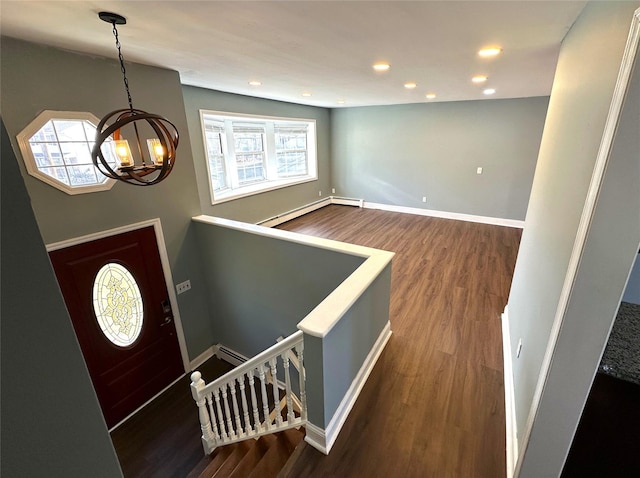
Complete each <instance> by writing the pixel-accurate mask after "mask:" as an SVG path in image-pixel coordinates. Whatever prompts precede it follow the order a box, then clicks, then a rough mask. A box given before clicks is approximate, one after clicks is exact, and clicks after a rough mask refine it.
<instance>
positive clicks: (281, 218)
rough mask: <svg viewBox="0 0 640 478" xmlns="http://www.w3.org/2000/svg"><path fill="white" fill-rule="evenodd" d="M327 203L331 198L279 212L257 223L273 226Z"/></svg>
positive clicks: (329, 202)
mask: <svg viewBox="0 0 640 478" xmlns="http://www.w3.org/2000/svg"><path fill="white" fill-rule="evenodd" d="M329 204H331V198H324V199H319V200H318V201H315V202H312V203H311V204H307V205H306V206H302V207H299V208H296V209H293V210H291V211H288V212H285V213H282V214H279V215H277V216H274V217H270V218H269V219H265V220H264V221H260V222H258V223H257V224H258V225H259V226H264V227H275V226H278V225H279V224H282V223H284V222H287V221H291V220H292V219H295V218H297V217H300V216H304V215H305V214H308V213H310V212H313V211H315V210H316V209H320V208H321V207H325V206H328V205H329Z"/></svg>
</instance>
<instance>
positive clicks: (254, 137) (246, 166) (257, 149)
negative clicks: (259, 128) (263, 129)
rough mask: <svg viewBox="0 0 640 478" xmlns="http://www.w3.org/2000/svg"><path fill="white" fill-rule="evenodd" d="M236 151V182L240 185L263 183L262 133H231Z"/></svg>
mask: <svg viewBox="0 0 640 478" xmlns="http://www.w3.org/2000/svg"><path fill="white" fill-rule="evenodd" d="M233 139H234V142H235V150H236V169H237V170H238V182H239V183H240V184H241V185H242V184H247V183H253V182H257V181H264V180H265V179H266V176H265V167H264V146H263V134H262V133H236V132H235V131H234V133H233Z"/></svg>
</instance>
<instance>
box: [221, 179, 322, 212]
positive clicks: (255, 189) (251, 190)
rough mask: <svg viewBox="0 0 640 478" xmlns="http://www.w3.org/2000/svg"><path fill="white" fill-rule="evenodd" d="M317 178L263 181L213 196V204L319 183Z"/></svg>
mask: <svg viewBox="0 0 640 478" xmlns="http://www.w3.org/2000/svg"><path fill="white" fill-rule="evenodd" d="M317 180H318V177H317V176H303V177H300V178H295V179H294V180H291V179H280V180H277V181H263V182H260V183H256V184H251V185H248V186H243V187H241V188H237V189H231V190H228V191H221V192H218V193H213V194H212V200H211V204H212V205H213V206H215V205H216V204H220V203H223V202H227V201H233V200H234V199H240V198H244V197H248V196H254V195H256V194H262V193H266V192H269V191H274V190H276V189H281V188H286V187H289V186H295V185H296V184H304V183H309V182H311V181H317Z"/></svg>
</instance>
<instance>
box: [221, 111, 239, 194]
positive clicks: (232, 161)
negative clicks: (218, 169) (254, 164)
mask: <svg viewBox="0 0 640 478" xmlns="http://www.w3.org/2000/svg"><path fill="white" fill-rule="evenodd" d="M224 133H225V139H226V143H227V152H228V154H226V155H225V164H226V166H227V173H228V174H229V183H230V187H231V189H236V188H238V187H240V179H239V178H238V168H237V165H238V163H237V162H236V147H235V141H234V138H233V123H232V121H231V120H229V119H227V120H225V121H224Z"/></svg>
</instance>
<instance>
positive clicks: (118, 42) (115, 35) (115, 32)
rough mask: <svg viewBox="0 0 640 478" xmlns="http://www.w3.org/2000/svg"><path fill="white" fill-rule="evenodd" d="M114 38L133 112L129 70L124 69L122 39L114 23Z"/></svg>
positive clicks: (130, 107) (128, 99)
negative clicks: (121, 48) (128, 77)
mask: <svg viewBox="0 0 640 478" xmlns="http://www.w3.org/2000/svg"><path fill="white" fill-rule="evenodd" d="M112 25H113V36H114V37H115V38H116V48H117V49H118V59H119V60H120V71H122V78H123V80H124V88H125V90H127V101H129V109H130V110H131V111H133V102H132V101H131V92H130V91H129V80H128V79H127V70H126V68H125V67H124V57H123V56H122V51H121V50H120V39H119V38H118V29H117V28H116V23H115V22H113V23H112Z"/></svg>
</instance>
